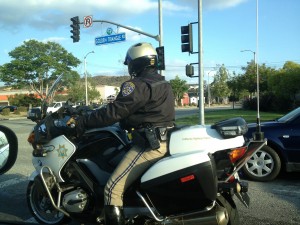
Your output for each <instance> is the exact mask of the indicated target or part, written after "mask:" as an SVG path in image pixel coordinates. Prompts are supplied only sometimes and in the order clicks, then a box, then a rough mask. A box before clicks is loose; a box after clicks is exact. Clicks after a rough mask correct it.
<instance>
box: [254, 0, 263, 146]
mask: <svg viewBox="0 0 300 225" xmlns="http://www.w3.org/2000/svg"><path fill="white" fill-rule="evenodd" d="M257 55H258V0H256V54H254V61H255V62H256V79H257V80H256V83H257V118H256V132H255V133H254V134H253V138H254V140H257V141H259V140H263V139H264V133H263V132H261V124H260V114H259V71H258V57H257Z"/></svg>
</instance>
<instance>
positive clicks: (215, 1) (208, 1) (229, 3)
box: [180, 0, 248, 10]
mask: <svg viewBox="0 0 300 225" xmlns="http://www.w3.org/2000/svg"><path fill="white" fill-rule="evenodd" d="M246 1H248V0H202V6H203V8H204V9H209V10H215V9H217V10H223V9H227V8H232V7H235V6H237V5H240V4H242V3H244V2H246ZM180 2H182V3H184V4H186V5H191V4H192V5H193V8H194V9H198V1H197V0H193V1H191V0H180Z"/></svg>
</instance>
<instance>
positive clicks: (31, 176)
mask: <svg viewBox="0 0 300 225" xmlns="http://www.w3.org/2000/svg"><path fill="white" fill-rule="evenodd" d="M38 175H39V172H38V171H36V170H35V171H33V172H32V174H31V175H30V176H29V178H28V180H30V181H33V180H34V178H35V177H36V176H38Z"/></svg>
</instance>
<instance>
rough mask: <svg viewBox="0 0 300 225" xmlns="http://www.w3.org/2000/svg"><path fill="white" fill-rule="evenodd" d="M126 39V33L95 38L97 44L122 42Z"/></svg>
mask: <svg viewBox="0 0 300 225" xmlns="http://www.w3.org/2000/svg"><path fill="white" fill-rule="evenodd" d="M125 40H126V33H119V34H112V35H107V36H102V37H96V38H95V45H106V44H114V43H118V42H122V41H125Z"/></svg>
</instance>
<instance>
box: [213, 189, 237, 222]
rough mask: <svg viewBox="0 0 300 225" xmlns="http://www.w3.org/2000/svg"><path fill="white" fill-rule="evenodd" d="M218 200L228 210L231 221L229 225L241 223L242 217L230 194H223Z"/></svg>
mask: <svg viewBox="0 0 300 225" xmlns="http://www.w3.org/2000/svg"><path fill="white" fill-rule="evenodd" d="M217 202H218V203H219V204H220V205H221V206H223V207H225V208H226V210H227V212H228V217H229V222H228V224H227V225H240V217H239V214H238V210H237V208H236V205H235V203H234V201H233V199H232V197H231V196H230V195H229V194H222V195H220V196H218V197H217Z"/></svg>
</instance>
